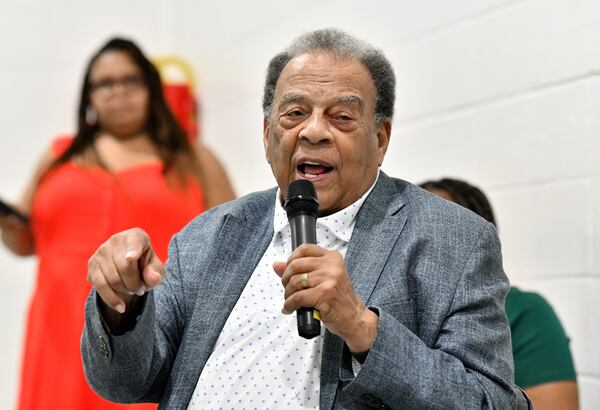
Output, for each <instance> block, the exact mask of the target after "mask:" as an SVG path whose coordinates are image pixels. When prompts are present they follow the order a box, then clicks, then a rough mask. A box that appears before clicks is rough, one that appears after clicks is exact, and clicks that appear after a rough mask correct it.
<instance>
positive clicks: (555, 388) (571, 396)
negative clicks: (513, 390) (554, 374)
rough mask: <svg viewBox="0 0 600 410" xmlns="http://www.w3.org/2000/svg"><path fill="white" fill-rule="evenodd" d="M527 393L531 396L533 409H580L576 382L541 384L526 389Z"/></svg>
mask: <svg viewBox="0 0 600 410" xmlns="http://www.w3.org/2000/svg"><path fill="white" fill-rule="evenodd" d="M525 393H527V395H528V396H529V399H530V400H531V402H532V403H533V407H534V408H536V409H539V410H544V409H556V410H577V409H578V408H579V396H578V392H577V382H575V381H571V380H566V381H558V382H550V383H544V384H539V385H537V386H531V387H528V388H526V389H525Z"/></svg>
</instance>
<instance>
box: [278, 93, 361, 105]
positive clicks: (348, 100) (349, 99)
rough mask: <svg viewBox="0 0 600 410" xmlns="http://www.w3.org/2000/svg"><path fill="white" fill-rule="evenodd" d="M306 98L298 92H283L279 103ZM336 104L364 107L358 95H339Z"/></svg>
mask: <svg viewBox="0 0 600 410" xmlns="http://www.w3.org/2000/svg"><path fill="white" fill-rule="evenodd" d="M306 99H307V97H306V96H303V95H300V94H291V93H290V94H284V95H283V96H282V97H281V100H280V102H279V105H280V106H282V105H286V104H290V103H295V102H301V101H305V100H306ZM334 102H335V103H336V104H343V105H354V104H355V105H358V106H359V107H360V108H362V107H364V105H365V103H364V101H363V99H362V98H360V97H359V96H358V95H345V96H343V97H340V98H338V99H336V100H335V101H334Z"/></svg>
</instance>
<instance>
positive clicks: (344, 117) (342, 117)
mask: <svg viewBox="0 0 600 410" xmlns="http://www.w3.org/2000/svg"><path fill="white" fill-rule="evenodd" d="M335 119H336V120H339V121H352V120H353V119H354V118H352V117H351V116H349V115H346V114H340V115H337V116H336V117H335Z"/></svg>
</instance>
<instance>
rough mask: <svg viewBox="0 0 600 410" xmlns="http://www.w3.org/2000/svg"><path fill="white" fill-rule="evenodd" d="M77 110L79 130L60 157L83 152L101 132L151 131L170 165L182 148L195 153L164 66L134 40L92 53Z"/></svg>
mask: <svg viewBox="0 0 600 410" xmlns="http://www.w3.org/2000/svg"><path fill="white" fill-rule="evenodd" d="M77 113H78V116H77V117H78V118H77V125H78V130H77V134H76V135H75V138H74V140H73V143H72V145H71V146H70V147H69V149H68V150H67V151H66V152H65V153H64V154H63V155H62V156H61V157H60V158H59V159H58V160H57V163H62V162H66V161H68V160H69V159H71V158H72V157H73V156H76V155H78V154H83V153H84V152H85V151H86V149H87V148H89V147H90V146H91V145H92V143H93V141H94V139H95V138H96V136H97V135H98V134H99V133H100V132H105V133H108V134H111V135H112V136H114V137H115V138H128V137H133V136H136V135H140V134H145V135H147V136H148V138H149V139H150V140H151V141H152V143H153V144H154V145H155V146H156V148H157V151H158V153H159V155H160V156H161V159H162V160H163V163H164V165H165V169H167V168H168V167H170V166H172V165H177V164H176V159H177V157H178V156H180V154H184V155H185V157H186V158H187V159H189V158H190V157H191V155H192V152H191V146H190V143H189V141H188V138H187V136H186V134H185V132H184V131H183V129H182V128H181V127H180V126H179V124H178V123H177V121H176V120H175V117H174V116H173V114H172V113H171V111H170V110H169V108H168V106H167V102H166V100H165V97H164V94H163V90H162V84H161V80H160V75H159V73H158V70H157V69H156V68H155V67H154V65H153V64H152V63H151V62H150V60H148V58H147V57H146V56H145V55H144V53H143V52H142V51H141V50H140V48H139V47H138V46H137V45H136V44H134V43H133V42H132V41H130V40H126V39H122V38H113V39H111V40H109V41H108V42H107V43H106V44H105V45H103V46H102V47H101V48H100V49H99V50H98V51H97V52H96V53H95V54H94V55H93V56H92V57H91V59H90V61H89V62H88V64H87V68H86V70H85V74H84V78H83V85H82V88H81V95H80V102H79V108H78V111H77Z"/></svg>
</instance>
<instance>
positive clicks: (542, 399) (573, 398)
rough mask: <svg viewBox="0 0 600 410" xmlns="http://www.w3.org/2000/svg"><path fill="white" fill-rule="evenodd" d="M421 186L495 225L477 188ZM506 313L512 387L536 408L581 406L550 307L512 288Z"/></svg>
mask: <svg viewBox="0 0 600 410" xmlns="http://www.w3.org/2000/svg"><path fill="white" fill-rule="evenodd" d="M420 186H421V187H422V188H424V189H426V190H428V191H429V192H431V193H433V194H435V195H437V196H439V197H441V198H444V199H446V200H448V201H451V202H454V203H457V204H459V205H461V206H463V207H465V208H467V209H470V210H471V211H473V212H475V213H476V214H478V215H479V216H481V217H482V218H484V219H486V220H487V221H488V222H491V223H492V224H494V226H495V225H496V220H495V217H494V212H493V210H492V207H491V205H490V202H489V201H488V199H487V197H486V196H485V194H484V193H483V192H482V191H481V190H480V189H479V188H477V187H475V186H473V185H471V184H469V183H467V182H465V181H461V180H458V179H451V178H443V179H440V180H436V181H426V182H423V183H421V184H420ZM505 310H506V315H507V317H508V322H509V325H510V330H511V334H512V349H513V359H514V362H515V383H516V384H517V385H518V386H519V387H521V388H523V389H524V390H525V392H526V393H527V395H528V396H529V398H530V399H531V401H532V402H533V405H534V407H535V409H577V408H579V397H578V390H577V377H576V373H575V367H574V366H573V358H572V356H571V351H570V349H569V338H568V337H567V335H566V334H565V331H564V329H563V327H562V325H561V323H560V320H559V319H558V316H557V315H556V313H555V312H554V310H553V309H552V306H550V304H549V303H548V301H546V299H544V298H543V297H542V296H541V295H539V294H537V293H534V292H525V291H522V290H520V289H518V288H516V287H511V289H510V291H509V293H508V295H507V297H506V301H505Z"/></svg>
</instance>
